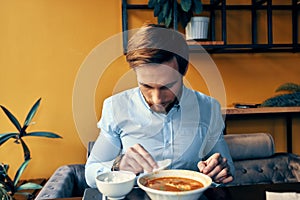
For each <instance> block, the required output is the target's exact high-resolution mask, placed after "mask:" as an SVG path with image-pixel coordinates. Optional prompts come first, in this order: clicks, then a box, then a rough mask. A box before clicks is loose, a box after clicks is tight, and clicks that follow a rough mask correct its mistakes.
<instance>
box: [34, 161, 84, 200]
mask: <svg viewBox="0 0 300 200" xmlns="http://www.w3.org/2000/svg"><path fill="white" fill-rule="evenodd" d="M87 187H88V185H87V183H86V181H85V177H84V164H73V165H64V166H61V167H59V168H58V169H57V170H56V171H55V172H54V174H53V175H52V176H51V177H50V179H49V180H48V181H47V183H46V184H45V186H44V187H43V188H42V190H41V191H40V192H39V194H38V196H37V197H36V198H35V199H54V198H65V197H82V195H83V192H84V190H85V188H87Z"/></svg>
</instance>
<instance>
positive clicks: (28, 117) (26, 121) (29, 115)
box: [23, 98, 41, 131]
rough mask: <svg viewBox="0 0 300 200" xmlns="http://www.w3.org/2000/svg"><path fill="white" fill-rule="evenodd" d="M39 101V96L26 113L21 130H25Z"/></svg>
mask: <svg viewBox="0 0 300 200" xmlns="http://www.w3.org/2000/svg"><path fill="white" fill-rule="evenodd" d="M40 102H41V98H39V99H38V100H37V101H36V102H35V104H34V105H33V106H32V108H31V109H30V111H29V113H28V114H27V117H26V119H25V122H24V126H23V131H25V129H26V128H27V127H28V126H29V124H30V122H31V120H32V118H33V117H34V115H35V113H36V111H37V109H38V107H39V106H40Z"/></svg>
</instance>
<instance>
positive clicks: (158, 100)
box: [152, 89, 163, 104]
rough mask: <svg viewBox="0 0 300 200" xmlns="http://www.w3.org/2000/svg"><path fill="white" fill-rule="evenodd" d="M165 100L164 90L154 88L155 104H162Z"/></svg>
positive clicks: (153, 99)
mask: <svg viewBox="0 0 300 200" xmlns="http://www.w3.org/2000/svg"><path fill="white" fill-rule="evenodd" d="M162 100H163V92H162V91H161V90H159V89H156V90H153V92H152V101H153V103H154V104H161V103H162Z"/></svg>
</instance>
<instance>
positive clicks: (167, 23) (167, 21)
mask: <svg viewBox="0 0 300 200" xmlns="http://www.w3.org/2000/svg"><path fill="white" fill-rule="evenodd" d="M172 15H173V8H172V7H171V9H170V12H169V15H168V16H167V18H166V19H165V25H166V27H169V26H170V24H171V22H172V19H173V17H172Z"/></svg>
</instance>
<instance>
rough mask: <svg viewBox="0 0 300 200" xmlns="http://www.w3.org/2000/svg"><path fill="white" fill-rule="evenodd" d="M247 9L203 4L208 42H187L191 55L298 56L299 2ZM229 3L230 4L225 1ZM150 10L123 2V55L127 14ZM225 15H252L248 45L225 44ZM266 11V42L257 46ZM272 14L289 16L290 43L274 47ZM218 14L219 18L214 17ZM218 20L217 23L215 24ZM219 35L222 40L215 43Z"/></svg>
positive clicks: (221, 2) (256, 0)
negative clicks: (260, 18) (260, 16)
mask: <svg viewBox="0 0 300 200" xmlns="http://www.w3.org/2000/svg"><path fill="white" fill-rule="evenodd" d="M249 1H250V2H251V4H249V5H231V4H227V2H226V0H210V3H209V4H204V5H203V9H204V10H205V11H206V12H208V13H209V15H210V33H209V38H210V40H211V41H201V42H198V41H188V44H189V47H190V51H191V52H197V51H201V50H202V51H203V48H204V49H205V50H206V51H207V52H209V53H262V52H293V53H296V52H300V43H299V39H298V34H299V11H300V0H288V1H286V2H287V3H286V4H285V5H277V4H276V5H273V4H272V0H249ZM228 2H229V1H228ZM145 9H149V10H150V8H148V6H147V5H145V4H140V5H139V4H128V3H127V0H122V31H123V48H124V52H126V47H127V41H128V33H127V30H128V10H145ZM227 11H239V12H243V11H249V12H251V21H250V23H251V41H250V42H248V43H243V44H234V43H230V42H229V41H228V37H227V21H228V19H227V18H228V12H227ZM260 11H265V15H266V20H267V23H266V26H267V27H266V30H267V33H266V34H267V36H266V37H267V41H266V42H264V43H260V42H259V39H258V36H259V34H258V33H259V32H258V12H260ZM273 11H288V12H289V13H290V14H291V21H290V22H288V23H291V30H290V31H289V32H291V34H292V35H291V41H289V42H288V43H276V42H275V41H274V38H273V35H274V28H273V16H274V15H275V14H274V12H273ZM216 14H219V15H220V16H219V17H216ZM174 16H175V19H174V23H173V28H174V29H175V30H178V28H177V27H178V26H177V19H176V18H177V13H176V12H174ZM217 20H219V21H217ZM217 22H218V23H220V24H221V30H217V29H216V23H217ZM217 34H219V35H220V37H221V39H219V40H217V39H216V35H217Z"/></svg>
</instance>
